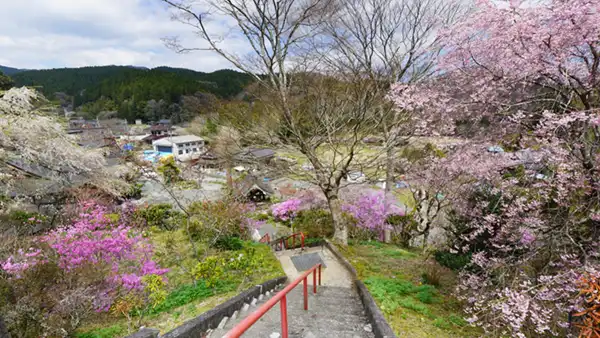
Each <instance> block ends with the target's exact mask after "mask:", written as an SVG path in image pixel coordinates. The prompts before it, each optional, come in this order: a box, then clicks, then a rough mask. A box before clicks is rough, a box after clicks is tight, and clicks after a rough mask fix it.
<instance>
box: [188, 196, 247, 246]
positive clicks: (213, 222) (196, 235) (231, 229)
mask: <svg viewBox="0 0 600 338" xmlns="http://www.w3.org/2000/svg"><path fill="white" fill-rule="evenodd" d="M188 212H189V213H190V214H191V215H192V216H191V224H190V233H191V236H192V238H193V239H194V240H203V241H207V242H210V243H212V242H216V241H218V240H219V239H220V238H222V237H238V238H240V239H242V240H243V239H247V238H248V231H247V229H246V227H245V226H244V224H245V221H246V214H247V210H246V208H245V206H244V205H243V204H240V203H236V202H232V201H230V200H221V201H216V202H209V201H203V202H195V203H192V204H191V205H190V207H189V208H188Z"/></svg>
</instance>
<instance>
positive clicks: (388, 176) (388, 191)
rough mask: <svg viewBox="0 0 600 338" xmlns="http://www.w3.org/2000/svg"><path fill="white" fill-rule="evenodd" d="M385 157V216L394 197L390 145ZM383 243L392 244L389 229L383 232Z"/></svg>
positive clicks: (391, 150)
mask: <svg viewBox="0 0 600 338" xmlns="http://www.w3.org/2000/svg"><path fill="white" fill-rule="evenodd" d="M385 155H386V164H385V189H384V200H383V208H384V209H383V212H384V215H385V214H386V213H387V207H388V205H389V203H390V201H393V197H394V196H393V195H392V187H393V186H394V147H392V146H391V145H388V146H387V149H386V154H385ZM383 241H384V242H385V243H390V242H391V241H392V231H391V230H390V229H388V228H385V230H384V231H383Z"/></svg>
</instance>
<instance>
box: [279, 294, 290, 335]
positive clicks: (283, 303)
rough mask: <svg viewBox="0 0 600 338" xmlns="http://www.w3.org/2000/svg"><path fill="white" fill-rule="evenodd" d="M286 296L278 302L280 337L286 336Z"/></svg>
mask: <svg viewBox="0 0 600 338" xmlns="http://www.w3.org/2000/svg"><path fill="white" fill-rule="evenodd" d="M286 299H287V297H286V296H283V297H282V298H281V300H280V301H279V303H280V304H281V337H282V338H288V322H287V303H286V302H287V300H286Z"/></svg>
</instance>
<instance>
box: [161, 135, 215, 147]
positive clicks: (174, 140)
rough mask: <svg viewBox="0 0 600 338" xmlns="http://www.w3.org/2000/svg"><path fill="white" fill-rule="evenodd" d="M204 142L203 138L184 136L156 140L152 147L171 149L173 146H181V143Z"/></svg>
mask: <svg viewBox="0 0 600 338" xmlns="http://www.w3.org/2000/svg"><path fill="white" fill-rule="evenodd" d="M200 141H204V139H203V138H201V137H198V136H195V135H183V136H173V137H165V138H161V139H160V140H156V141H154V142H152V145H157V146H164V147H170V146H172V145H173V144H181V143H189V142H200Z"/></svg>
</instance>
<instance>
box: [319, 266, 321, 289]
mask: <svg viewBox="0 0 600 338" xmlns="http://www.w3.org/2000/svg"><path fill="white" fill-rule="evenodd" d="M319 285H321V264H319Z"/></svg>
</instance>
